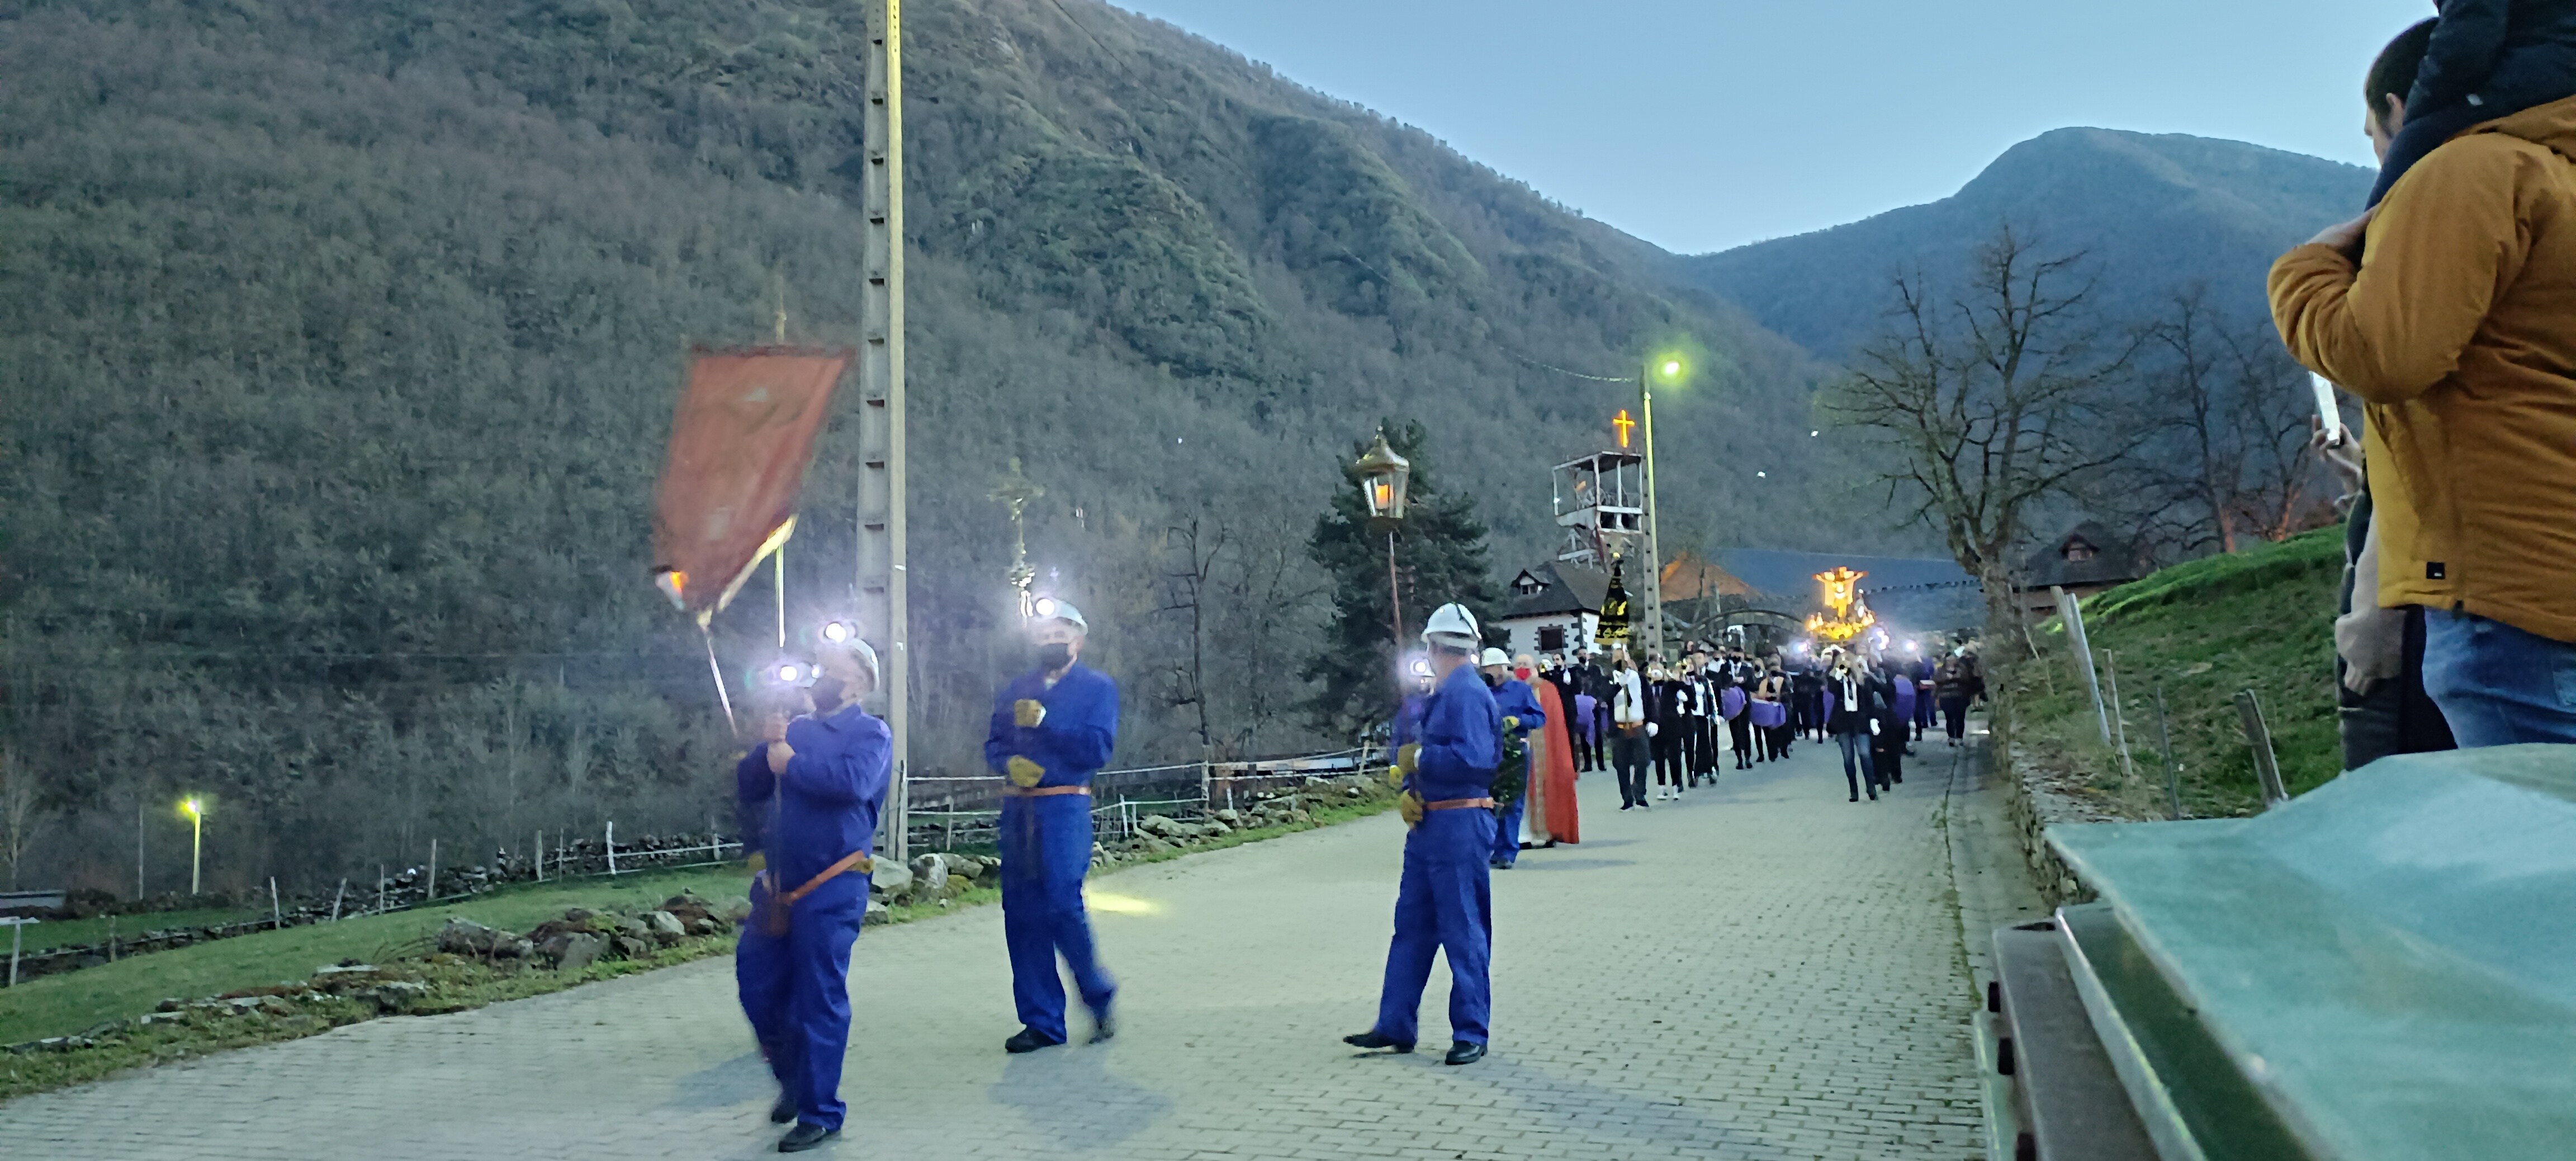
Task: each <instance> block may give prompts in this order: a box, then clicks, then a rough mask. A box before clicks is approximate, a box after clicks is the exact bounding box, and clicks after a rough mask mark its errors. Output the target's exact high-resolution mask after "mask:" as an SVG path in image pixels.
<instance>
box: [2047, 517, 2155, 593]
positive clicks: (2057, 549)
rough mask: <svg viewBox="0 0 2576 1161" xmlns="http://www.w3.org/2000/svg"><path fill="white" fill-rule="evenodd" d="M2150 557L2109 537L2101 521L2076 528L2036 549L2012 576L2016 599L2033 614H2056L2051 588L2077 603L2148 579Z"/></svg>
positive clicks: (2131, 545)
mask: <svg viewBox="0 0 2576 1161" xmlns="http://www.w3.org/2000/svg"><path fill="white" fill-rule="evenodd" d="M2145 556H2146V554H2145V553H2142V552H2139V551H2138V548H2137V545H2136V544H2134V543H2132V542H2131V541H2128V540H2126V539H2123V538H2121V537H2117V536H2114V535H2112V534H2111V530H2110V529H2108V528H2105V527H2103V526H2102V522H2101V521H2098V520H2087V521H2085V522H2083V523H2082V524H2078V525H2076V526H2075V527H2074V528H2073V529H2072V530H2070V531H2068V532H2067V534H2066V535H2064V536H2061V537H2058V538H2057V539H2056V540H2055V541H2053V542H2051V543H2048V544H2043V545H2041V546H2039V547H2038V548H2037V549H2035V550H2033V551H2032V552H2031V554H2030V557H2029V559H2027V560H2024V561H2023V562H2022V566H2021V575H2020V576H2018V577H2016V578H2014V582H2013V590H2014V594H2013V595H2014V598H2015V599H2016V600H2018V601H2020V602H2021V607H2022V611H2024V612H2026V613H2029V614H2031V615H2033V616H2040V617H2052V616H2055V615H2057V597H2056V595H2055V594H2054V593H2051V592H2050V591H2049V589H2050V587H2051V586H2055V587H2057V588H2061V589H2064V590H2066V591H2067V592H2070V593H2073V594H2075V596H2076V597H2077V598H2078V599H2082V598H2086V597H2090V596H2092V595H2093V594H2095V593H2098V592H2103V591H2105V590H2108V589H2114V588H2118V587H2119V586H2121V585H2124V584H2127V583H2129V582H2130V581H2133V580H2136V579H2138V578H2139V577H2142V576H2145V575H2147V572H2148V569H2147V565H2146V559H2145Z"/></svg>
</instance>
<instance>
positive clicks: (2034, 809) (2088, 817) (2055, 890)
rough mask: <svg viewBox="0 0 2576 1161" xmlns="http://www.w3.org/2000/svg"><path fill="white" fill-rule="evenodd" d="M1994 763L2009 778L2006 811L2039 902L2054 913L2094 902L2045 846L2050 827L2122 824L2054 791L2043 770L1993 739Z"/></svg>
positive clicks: (2084, 887)
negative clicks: (2088, 823)
mask: <svg viewBox="0 0 2576 1161" xmlns="http://www.w3.org/2000/svg"><path fill="white" fill-rule="evenodd" d="M1994 758H1995V760H1996V762H1997V763H1998V764H2000V765H2002V766H2004V767H2005V768H2006V769H2007V770H2008V771H2009V772H2010V777H2007V778H2005V779H2004V780H2003V781H2004V811H2005V814H2006V816H2007V817H2009V818H2011V819H2012V825H2013V831H2014V834H2015V836H2016V837H2017V838H2018V839H2019V840H2020V842H2021V850H2022V859H2023V861H2024V862H2025V863H2026V864H2028V866H2029V868H2030V881H2031V884H2032V885H2033V886H2036V887H2038V888H2039V894H2040V897H2041V898H2042V899H2045V900H2047V901H2048V905H2049V906H2050V907H2052V908H2056V907H2063V906H2065V905H2067V904H2069V903H2089V902H2092V900H2093V891H2092V889H2091V888H2089V887H2086V886H2085V885H2084V883H2083V880H2082V879H2080V878H2079V877H2077V875H2076V874H2075V870H2074V868H2072V867H2069V866H2067V865H2066V862H2065V860H2063V859H2060V858H2058V857H2057V851H2056V850H2055V849H2054V848H2051V847H2050V846H2049V845H2048V828H2050V827H2052V826H2059V825H2063V824H2067V823H2083V822H2121V821H2124V820H2123V819H2121V818H2119V817H2118V816H2116V815H2113V814H2110V813H2109V812H2107V811H2103V810H2101V809H2099V808H2096V807H2093V806H2090V805H2088V804H2086V803H2085V802H2084V801H2083V800H2081V799H2078V798H2076V797H2074V796H2072V795H2069V794H2066V793H2064V792H2062V791H2059V790H2057V789H2056V788H2054V787H2052V786H2051V785H2049V780H2048V778H2047V776H2046V774H2045V773H2044V772H2043V771H2041V770H2039V769H2038V768H2037V767H2035V766H2034V765H2032V764H2031V763H2028V762H2025V761H2023V760H2022V759H2021V757H2020V756H2019V755H2018V754H2016V753H2014V752H2013V748H2012V747H2011V746H2010V745H2008V744H2004V742H2003V740H2002V739H2000V738H1998V739H1996V746H1995V754H1994Z"/></svg>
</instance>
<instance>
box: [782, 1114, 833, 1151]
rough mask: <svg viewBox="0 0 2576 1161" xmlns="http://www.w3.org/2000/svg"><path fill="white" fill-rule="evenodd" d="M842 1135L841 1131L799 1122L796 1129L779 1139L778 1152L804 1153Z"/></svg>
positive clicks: (788, 1131)
mask: <svg viewBox="0 0 2576 1161" xmlns="http://www.w3.org/2000/svg"><path fill="white" fill-rule="evenodd" d="M840 1135H841V1131H840V1130H839V1129H826V1128H824V1127H823V1126H821V1125H817V1124H812V1123H809V1122H806V1121H798V1122H796V1127H795V1128H793V1129H789V1130H787V1135H786V1136H784V1137H780V1138H779V1139H778V1151H779V1152H781V1153H802V1152H804V1151H806V1150H807V1149H811V1148H813V1147H815V1146H817V1145H820V1144H822V1143H823V1142H825V1141H829V1140H831V1139H832V1138H834V1137H838V1136H840Z"/></svg>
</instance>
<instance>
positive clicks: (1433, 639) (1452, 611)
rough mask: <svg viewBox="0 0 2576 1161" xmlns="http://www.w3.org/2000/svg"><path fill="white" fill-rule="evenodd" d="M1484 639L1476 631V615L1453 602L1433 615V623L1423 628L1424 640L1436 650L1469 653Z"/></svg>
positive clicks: (1435, 611) (1443, 606)
mask: <svg viewBox="0 0 2576 1161" xmlns="http://www.w3.org/2000/svg"><path fill="white" fill-rule="evenodd" d="M1483 639H1484V638H1483V636H1482V635H1481V634H1479V633H1478V632H1477V631H1476V615H1475V614H1474V613H1470V612H1468V611H1467V606H1465V605H1461V604H1457V603H1455V602H1452V603H1450V604H1446V605H1442V606H1440V607H1439V608H1438V609H1435V610H1433V611H1432V613H1431V622H1430V623H1429V624H1426V625H1424V626H1423V627H1422V640H1423V642H1424V643H1426V644H1428V645H1430V646H1432V647H1433V648H1435V649H1446V650H1449V651H1450V652H1452V653H1468V652H1472V651H1474V650H1475V648H1476V644H1477V642H1479V641H1482V640H1483Z"/></svg>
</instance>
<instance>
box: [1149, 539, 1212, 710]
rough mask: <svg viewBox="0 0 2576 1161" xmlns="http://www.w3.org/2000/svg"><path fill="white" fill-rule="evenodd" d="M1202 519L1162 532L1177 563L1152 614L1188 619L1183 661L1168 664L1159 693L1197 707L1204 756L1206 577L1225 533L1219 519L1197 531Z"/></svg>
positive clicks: (1171, 702) (1167, 701) (1169, 702)
mask: <svg viewBox="0 0 2576 1161" xmlns="http://www.w3.org/2000/svg"><path fill="white" fill-rule="evenodd" d="M1201 519H1202V517H1198V516H1192V517H1190V518H1189V519H1187V520H1185V521H1183V522H1181V523H1180V524H1177V525H1174V526H1173V527H1171V528H1167V529H1165V530H1164V532H1163V543H1164V545H1165V547H1166V548H1169V549H1172V550H1176V551H1178V552H1179V553H1180V561H1179V566H1178V567H1176V568H1174V569H1172V570H1171V571H1168V572H1165V573H1164V574H1163V584H1164V589H1165V593H1166V598H1165V600H1164V602H1163V606H1162V608H1160V609H1157V610H1156V612H1162V613H1180V614H1183V615H1186V616H1187V617H1188V618H1189V623H1190V647H1189V655H1188V658H1187V660H1185V661H1175V662H1174V663H1173V665H1172V675H1171V685H1170V686H1169V687H1168V688H1167V689H1166V690H1165V691H1164V694H1163V704H1164V705H1166V706H1169V707H1171V708H1173V709H1179V708H1181V707H1183V706H1188V707H1191V708H1194V709H1196V710H1197V711H1198V722H1199V727H1198V734H1199V756H1200V758H1201V759H1202V760H1204V759H1206V758H1207V757H1209V756H1210V755H1211V754H1212V753H1213V751H1214V747H1215V738H1214V735H1213V734H1212V733H1211V732H1210V730H1209V726H1208V698H1207V682H1206V676H1207V635H1208V626H1207V620H1208V600H1209V587H1210V584H1209V581H1210V578H1212V577H1213V576H1214V575H1215V573H1216V567H1217V556H1218V555H1219V554H1220V553H1223V552H1224V551H1225V548H1226V539H1227V531H1226V527H1225V522H1224V521H1222V520H1219V521H1217V523H1216V526H1215V527H1214V528H1212V529H1208V530H1205V531H1202V530H1201V528H1200V521H1201Z"/></svg>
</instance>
